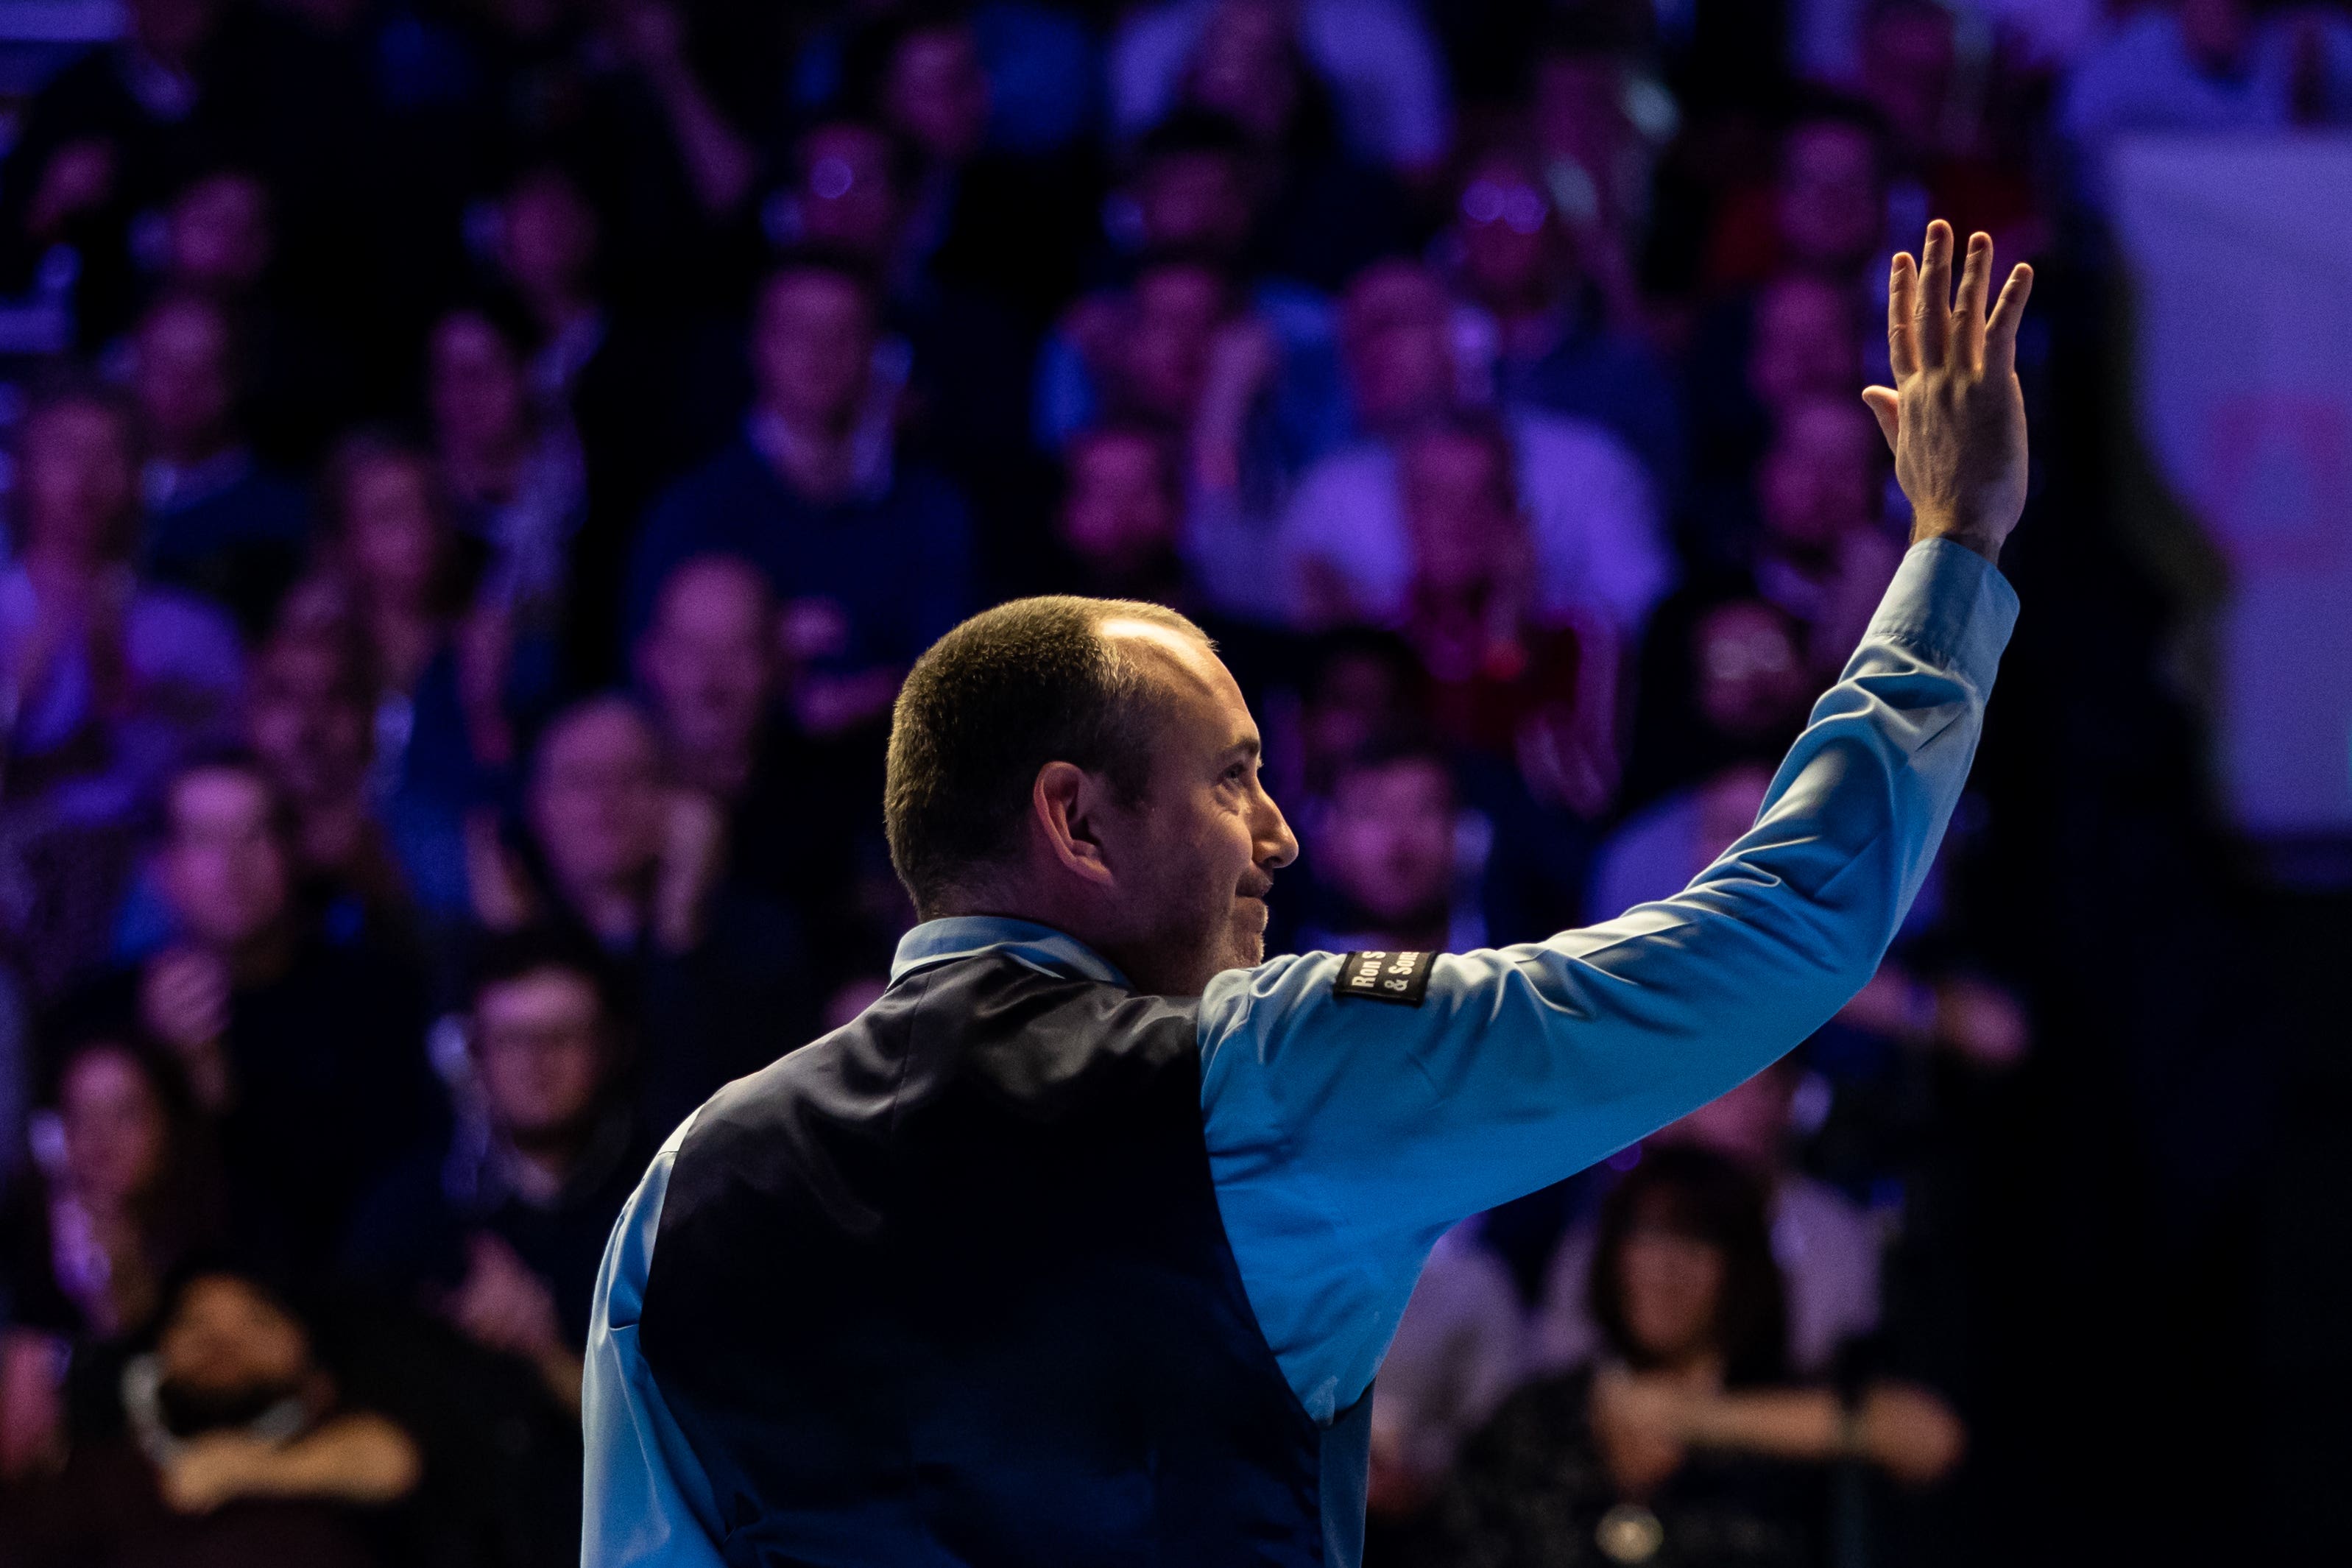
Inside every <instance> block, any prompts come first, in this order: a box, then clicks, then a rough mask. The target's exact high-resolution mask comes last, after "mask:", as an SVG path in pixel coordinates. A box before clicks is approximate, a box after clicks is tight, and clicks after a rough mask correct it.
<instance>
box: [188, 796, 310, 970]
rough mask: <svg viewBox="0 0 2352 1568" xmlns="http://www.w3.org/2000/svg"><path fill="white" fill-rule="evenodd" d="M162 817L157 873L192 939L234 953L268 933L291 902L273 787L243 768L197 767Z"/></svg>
mask: <svg viewBox="0 0 2352 1568" xmlns="http://www.w3.org/2000/svg"><path fill="white" fill-rule="evenodd" d="M164 813H165V818H166V822H167V825H168V826H167V831H166V834H165V837H164V842H163V855H162V857H161V860H160V863H159V865H158V867H157V870H158V872H159V873H160V880H161V881H162V884H163V896H164V898H165V899H166V900H168V901H169V902H170V904H171V906H172V912H173V914H174V915H176V916H178V917H179V921H180V924H181V925H182V926H183V927H184V928H185V929H186V931H187V933H188V935H189V936H190V937H192V938H194V940H195V941H197V942H201V943H203V944H204V945H205V946H206V947H209V948H211V949H213V950H214V951H215V952H236V950H237V949H239V948H243V947H245V946H247V945H248V944H249V943H251V942H254V941H255V940H256V939H257V938H259V937H262V936H264V935H266V934H268V932H269V931H270V930H271V929H272V928H273V927H274V926H276V924H277V923H278V921H279V919H280V918H281V917H282V916H283V915H284V914H285V913H286V909H287V904H288V902H289V899H290V897H291V878H290V871H289V867H288V865H287V856H286V846H285V844H284V842H283V841H282V840H281V839H280V837H279V836H278V816H277V802H276V801H275V800H274V799H273V798H272V797H271V795H270V791H269V785H268V784H267V783H265V782H264V781H263V780H262V779H261V778H260V777H259V776H258V775H257V774H255V773H248V772H247V771H246V770H244V769H243V768H228V767H222V768H199V769H197V770H195V771H194V772H192V773H185V774H183V775H182V776H181V777H180V778H179V780H178V781H177V782H176V783H174V784H173V786H172V791H171V795H170V796H169V798H168V799H167V800H166V801H165V802H164Z"/></svg>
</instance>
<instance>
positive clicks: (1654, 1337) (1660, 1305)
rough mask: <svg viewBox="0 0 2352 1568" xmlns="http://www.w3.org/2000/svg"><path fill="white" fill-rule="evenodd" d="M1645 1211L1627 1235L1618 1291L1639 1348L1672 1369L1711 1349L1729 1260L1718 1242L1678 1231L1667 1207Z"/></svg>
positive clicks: (1654, 1205) (1649, 1207)
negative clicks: (1673, 1366) (1675, 1364)
mask: <svg viewBox="0 0 2352 1568" xmlns="http://www.w3.org/2000/svg"><path fill="white" fill-rule="evenodd" d="M1644 1208H1645V1211H1646V1212H1643V1213H1642V1214H1638V1215H1635V1216H1634V1220H1633V1226H1632V1228H1631V1229H1630V1230H1629V1231H1628V1232H1627V1234H1626V1237H1625V1250H1624V1252H1623V1254H1622V1257H1621V1259H1620V1261H1619V1264H1618V1288H1619V1289H1621V1290H1622V1291H1623V1292H1624V1299H1623V1309H1624V1320H1625V1328H1626V1331H1627V1332H1628V1333H1629V1334H1631V1335H1632V1337H1633V1342H1634V1345H1635V1347H1636V1348H1638V1349H1639V1350H1641V1351H1642V1352H1643V1353H1644V1354H1645V1355H1647V1356H1648V1357H1649V1358H1650V1359H1652V1360H1654V1361H1656V1362H1659V1363H1666V1364H1669V1365H1671V1364H1673V1363H1676V1362H1681V1361H1685V1360H1686V1359H1688V1358H1689V1357H1691V1356H1694V1355H1699V1354H1704V1353H1705V1352H1707V1351H1708V1350H1710V1349H1712V1348H1713V1343H1714V1341H1715V1339H1716V1338H1717V1316H1718V1312H1719V1307H1718V1303H1719V1302H1720V1301H1721V1300H1722V1296H1723V1286H1724V1277H1725V1274H1726V1272H1727V1269H1726V1267H1725V1258H1724V1256H1723V1250H1722V1248H1720V1247H1717V1246H1716V1245H1715V1244H1714V1243H1712V1242H1710V1241H1706V1240H1703V1239H1701V1238H1700V1237H1694V1236H1690V1235H1686V1234H1685V1233H1684V1231H1683V1230H1682V1229H1681V1228H1680V1227H1678V1226H1675V1225H1674V1224H1673V1223H1672V1221H1671V1218H1670V1216H1669V1215H1666V1214H1665V1213H1664V1212H1662V1211H1663V1208H1664V1205H1660V1204H1657V1203H1651V1204H1648V1205H1644Z"/></svg>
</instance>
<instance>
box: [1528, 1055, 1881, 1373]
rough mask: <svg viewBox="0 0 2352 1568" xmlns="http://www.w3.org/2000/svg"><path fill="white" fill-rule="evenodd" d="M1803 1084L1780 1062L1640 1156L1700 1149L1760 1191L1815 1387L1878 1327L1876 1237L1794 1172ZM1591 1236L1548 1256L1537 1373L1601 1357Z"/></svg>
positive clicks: (1834, 1193)
mask: <svg viewBox="0 0 2352 1568" xmlns="http://www.w3.org/2000/svg"><path fill="white" fill-rule="evenodd" d="M1803 1076H1804V1075H1803V1069H1802V1068H1800V1067H1799V1066H1798V1065H1797V1064H1796V1062H1794V1061H1793V1060H1790V1059H1789V1058H1782V1059H1781V1060H1780V1061H1778V1062H1775V1063H1774V1064H1773V1065H1772V1066H1770V1067H1769V1068H1765V1069H1764V1070H1763V1071H1762V1072H1760V1073H1758V1074H1757V1075H1756V1076H1755V1077H1754V1078H1752V1079H1748V1081H1747V1082H1746V1083H1743V1084H1741V1085H1740V1086H1739V1087H1738V1089H1733V1090H1731V1091H1730V1092H1729V1093H1727V1094H1725V1095H1722V1096H1720V1097H1718V1098H1717V1099H1716V1100H1711V1101H1710V1102H1708V1103H1707V1104H1706V1105H1704V1106H1702V1107H1700V1108H1699V1109H1698V1110H1694V1111H1692V1112H1691V1113H1690V1114H1689V1115H1688V1116H1685V1117H1684V1118H1683V1119H1682V1120H1681V1121H1677V1122H1675V1124H1674V1125H1673V1126H1671V1127H1668V1128H1666V1129H1665V1130H1664V1131H1661V1132H1659V1133H1657V1134H1656V1135H1655V1136H1654V1137H1653V1138H1651V1139H1650V1140H1649V1141H1648V1142H1645V1143H1644V1144H1643V1150H1644V1152H1647V1151H1651V1150H1655V1149H1662V1148H1677V1147H1684V1146H1688V1147H1692V1148H1698V1149H1705V1150H1707V1151H1709V1152H1713V1153H1716V1154H1719V1155H1721V1156H1722V1157H1723V1158H1724V1159H1726V1160H1728V1161H1730V1162H1731V1163H1733V1164H1735V1165H1737V1166H1738V1167H1739V1168H1740V1169H1741V1170H1742V1171H1743V1172H1745V1173H1747V1174H1748V1177H1749V1178H1750V1179H1751V1180H1753V1181H1754V1182H1756V1183H1757V1184H1759V1186H1761V1187H1762V1189H1763V1191H1764V1194H1765V1204H1766V1210H1767V1216H1768V1218H1769V1220H1770V1222H1771V1228H1772V1257H1773V1259H1774V1261H1775V1262H1777V1263H1778V1264H1779V1265H1780V1282H1781V1286H1782V1288H1783V1291H1784V1293H1785V1296H1786V1299H1787V1303H1788V1329H1789V1344H1788V1358H1789V1365H1790V1367H1791V1368H1793V1369H1794V1370H1795V1371H1796V1373H1798V1375H1800V1376H1801V1377H1809V1378H1822V1377H1827V1376H1829V1375H1830V1374H1831V1373H1832V1372H1833V1371H1834V1370H1835V1369H1836V1363H1837V1355H1838V1352H1839V1350H1840V1349H1841V1348H1842V1347H1843V1345H1844V1344H1845V1342H1847V1341H1848V1340H1851V1339H1853V1338H1854V1337H1855V1336H1857V1335H1862V1334H1867V1333H1869V1332H1870V1331H1872V1330H1874V1329H1875V1328H1876V1327H1877V1326H1878V1299H1879V1298H1878V1235H1877V1232H1876V1229H1875V1228H1874V1226H1873V1224H1872V1222H1871V1218H1870V1216H1869V1215H1867V1214H1865V1213H1864V1212H1863V1211H1862V1210H1861V1209H1860V1208H1859V1207H1857V1206H1856V1205H1854V1204H1853V1201H1852V1200H1851V1199H1849V1198H1847V1197H1846V1196H1845V1195H1844V1194H1842V1193H1840V1192H1839V1191H1838V1190H1837V1189H1836V1188H1834V1187H1832V1186H1830V1185H1829V1184H1826V1183H1823V1182H1818V1181H1815V1180H1813V1179H1812V1178H1811V1177H1810V1176H1807V1175H1805V1174H1804V1173H1801V1172H1800V1171H1799V1170H1797V1169H1796V1165H1795V1150H1794V1148H1793V1141H1794V1137H1795V1129H1794V1127H1793V1126H1792V1124H1791V1122H1790V1114H1791V1111H1790V1107H1791V1104H1792V1102H1793V1100H1795V1097H1796V1091H1797V1086H1798V1083H1799V1082H1800V1080H1801V1079H1802V1078H1803ZM1596 1235H1597V1233H1596V1230H1595V1227H1594V1226H1591V1225H1584V1226H1577V1227H1575V1228H1573V1229H1571V1230H1570V1232H1569V1233H1568V1235H1567V1237H1564V1238H1563V1239H1562V1240H1561V1242H1560V1247H1559V1251H1558V1252H1557V1253H1555V1254H1553V1256H1552V1263H1551V1268H1550V1271H1549V1274H1548V1276H1547V1278H1546V1279H1545V1281H1544V1297H1543V1303H1542V1305H1541V1307H1540V1308H1538V1310H1537V1313H1536V1318H1535V1322H1534V1325H1533V1333H1534V1344H1533V1356H1534V1360H1535V1363H1536V1364H1537V1365H1538V1366H1541V1367H1545V1368H1549V1369H1559V1370H1564V1369H1567V1368H1570V1367H1580V1366H1584V1365H1587V1364H1589V1363H1591V1360H1592V1358H1593V1357H1594V1356H1595V1355H1596V1354H1598V1353H1599V1352H1600V1346H1601V1331H1600V1329H1599V1328H1598V1327H1597V1326H1596V1325H1595V1324H1594V1322H1593V1320H1592V1315H1591V1306H1590V1302H1591V1299H1592V1292H1591V1272H1592V1257H1593V1247H1594V1245H1595V1241H1596Z"/></svg>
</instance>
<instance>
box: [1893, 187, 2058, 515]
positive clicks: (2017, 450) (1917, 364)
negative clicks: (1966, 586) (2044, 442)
mask: <svg viewBox="0 0 2352 1568" xmlns="http://www.w3.org/2000/svg"><path fill="white" fill-rule="evenodd" d="M1920 254H1921V256H1922V257H1923V258H1924V259H1923V260H1922V261H1921V262H1919V263H1916V264H1915V263H1914V262H1913V261H1912V259H1911V256H1910V253H1909V252H1907V251H1899V252H1897V253H1896V254H1895V265H1894V271H1893V273H1892V275H1891V276H1890V277H1889V279H1888V281H1887V289H1886V348H1887V358H1888V360H1889V362H1890V363H1892V365H1893V367H1894V371H1895V384H1894V385H1893V386H1892V387H1885V386H1874V387H1870V388H1868V389H1867V390H1865V391H1864V393H1863V395H1862V400H1863V401H1864V403H1866V404H1868V405H1870V411H1871V413H1873V414H1874V415H1875V416H1877V417H1878V427H1879V429H1881V430H1882V431H1884V432H1885V435H1886V444H1887V446H1888V447H1890V448H1892V449H1893V451H1894V453H1895V482H1896V483H1898V484H1900V485H1901V486H1902V487H1903V493H1904V494H1905V495H1906V496H1908V497H1909V498H1910V500H1911V513H1912V517H1913V519H1914V521H1913V524H1912V529H1911V538H1912V540H1913V542H1917V541H1920V540H1923V539H1948V540H1951V541H1952V542H1954V543H1956V544H1965V545H1967V546H1968V547H1969V549H1970V550H1973V551H1975V552H1977V553H1978V554H1979V555H1982V556H1984V557H1986V558H1987V559H1988V560H1992V561H1998V560H2000V547H2001V543H2002V542H2003V541H2004V540H2006V539H2008V537H2009V535H2010V531H2011V529H2014V528H2015V527H2016V526H2017V520H2018V516H2019V514H2020V513H2021V512H2022V511H2023V510H2025V399H2024V395H2023V394H2022V393H2021V392H2020V391H2019V389H2018V385H2017V325H2018V322H2019V321H2020V320H2021V318H2022V317H2023V316H2024V314H2025V300H2026V296H2028V295H2029V294H2031V293H2032V292H2033V268H2031V267H2028V266H2026V265H2025V264H2024V263H2023V262H2020V263H2018V265H2017V266H2015V267H2013V268H2011V269H2010V274H2009V280H2008V281H2007V282H2006V283H2004V284H2003V285H2002V286H2001V290H2000V300H1998V301H1996V302H1995V303H1994V304H1993V306H1992V309H1991V311H1990V314H1988V313H1987V311H1986V309H1985V299H1986V296H1987V294H1988V293H1990V289H1991V285H1992V237H1991V236H1990V235H1984V234H1977V235H1971V236H1969V253H1968V258H1967V261H1966V262H1965V264H1964V265H1963V267H1962V268H1961V272H1960V287H1959V296H1958V300H1955V299H1954V298H1953V293H1952V226H1951V225H1949V224H1948V223H1946V222H1945V221H1944V220H1943V219H1941V218H1937V220H1936V221H1935V222H1933V223H1931V224H1929V225H1928V226H1927V243H1926V244H1925V245H1924V246H1922V247H1920Z"/></svg>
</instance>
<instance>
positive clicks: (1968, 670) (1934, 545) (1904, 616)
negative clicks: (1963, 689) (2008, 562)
mask: <svg viewBox="0 0 2352 1568" xmlns="http://www.w3.org/2000/svg"><path fill="white" fill-rule="evenodd" d="M2015 626H2017V590H2016V589H2014V588H2012V587H2011V586H2010V585H2009V579H2008V578H2006V577H2004V576H2002V575H2001V574H2000V568H1998V567H1996V566H1995V565H1994V564H1993V563H1991V562H1990V561H1988V560H1986V559H1985V558H1984V557H1983V556H1981V555H1979V554H1978V553H1977V552H1975V551H1973V550H1970V549H1969V547H1968V546H1967V545H1965V544H1955V543H1953V542H1951V541H1950V540H1948V539H1927V540H1922V541H1921V542H1918V543H1916V544H1915V545H1913V546H1912V547H1911V548H1910V550H1909V552H1906V554H1905V555H1904V557H1903V564H1902V565H1900V566H1899V567H1897V568H1895V581H1894V582H1893V583H1892V584H1888V586H1887V589H1886V596H1885V598H1884V599H1881V600H1880V601H1879V603H1878V613H1877V614H1876V615H1875V616H1872V617H1871V620H1870V631H1869V632H1868V634H1867V636H1868V637H1869V638H1873V639H1876V638H1884V639H1885V640H1887V641H1890V642H1899V643H1901V644H1903V645H1904V646H1905V647H1909V648H1913V649H1916V650H1917V651H1918V652H1920V653H1923V654H1926V655H1927V657H1928V658H1931V659H1933V660H1934V661H1935V662H1936V663H1937V664H1939V665H1942V666H1944V667H1945V668H1948V669H1950V670H1952V671H1953V672H1954V673H1956V674H1958V675H1959V676H1961V677H1962V678H1964V679H1967V680H1968V681H1969V683H1970V684H1971V685H1973V686H1974V687H1976V689H1978V690H1979V691H1990V690H1991V689H1992V680H1993V676H1994V674H1995V673H1996V672H1997V671H1998V670H1999V669H2000V654H2001V649H2003V648H2005V647H2008V646H2009V634H2010V632H2011V630H2012V629H2014V628H2015Z"/></svg>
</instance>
